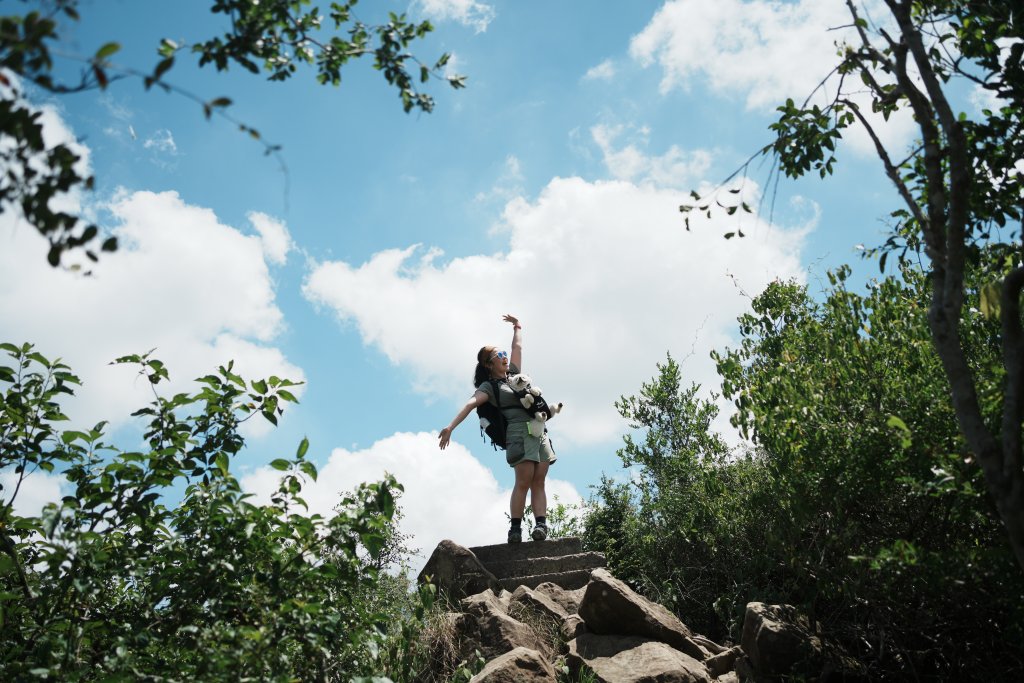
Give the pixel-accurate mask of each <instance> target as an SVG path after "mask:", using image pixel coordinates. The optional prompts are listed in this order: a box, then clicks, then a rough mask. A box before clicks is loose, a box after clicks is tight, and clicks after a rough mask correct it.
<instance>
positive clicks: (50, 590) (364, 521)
mask: <svg viewBox="0 0 1024 683" xmlns="http://www.w3.org/2000/svg"><path fill="white" fill-rule="evenodd" d="M0 349H2V350H3V351H4V352H5V353H6V354H7V356H8V357H9V359H10V360H9V361H8V363H7V364H0V388H2V389H3V391H2V393H0V473H3V474H4V475H5V478H4V482H5V485H4V486H3V488H0V542H2V546H3V547H2V553H3V554H0V626H2V628H0V678H2V679H3V680H29V679H48V680H104V681H120V680H124V681H129V680H130V681H135V680H147V681H191V680H203V681H217V680H232V681H236V680H281V681H294V680H322V681H335V680H345V681H347V680H350V679H351V678H353V677H359V676H368V675H373V674H379V673H383V672H385V671H387V672H389V673H392V672H393V673H394V674H395V675H396V676H398V678H399V679H401V678H402V672H403V671H409V670H412V669H413V668H414V667H415V666H417V662H414V661H412V660H411V659H410V658H409V652H408V648H406V647H403V646H402V643H403V642H407V640H408V638H410V637H411V634H413V633H415V632H416V625H417V623H418V619H420V618H422V616H423V614H424V610H425V608H427V607H429V605H430V601H431V600H430V593H429V591H426V590H424V591H422V592H421V593H420V594H419V595H416V594H413V595H410V594H409V593H408V591H407V590H406V589H407V587H408V586H407V585H403V584H402V581H401V577H395V576H391V575H388V574H387V573H386V570H389V569H392V568H393V567H391V566H389V565H390V560H393V559H394V558H395V557H396V553H397V552H399V551H401V549H402V548H403V547H404V546H403V545H402V544H403V539H402V537H401V535H400V534H397V532H396V530H395V528H394V525H393V524H392V522H393V519H394V515H395V499H396V495H397V494H398V493H399V492H400V491H401V486H400V485H399V484H397V483H396V482H395V481H394V479H393V478H387V479H386V480H384V481H383V482H380V483H373V484H366V485H363V486H361V487H359V488H358V489H357V490H356V491H354V492H353V493H351V494H349V495H345V496H343V497H341V499H340V502H339V505H338V507H337V509H336V514H334V515H333V516H331V517H330V518H324V517H322V516H320V515H316V514H307V512H306V509H305V503H304V501H303V500H302V497H301V493H302V485H303V481H304V479H305V478H312V479H315V478H316V475H317V471H316V468H315V467H314V466H313V464H312V463H311V462H310V461H309V460H307V459H306V452H307V449H308V442H307V441H306V440H303V441H302V443H301V444H300V445H299V448H298V450H297V452H296V453H295V456H294V457H291V458H278V459H276V460H274V461H272V462H271V465H272V466H273V467H274V468H275V469H277V470H280V472H281V475H282V478H281V482H280V487H279V488H278V490H277V491H276V492H275V493H274V494H273V496H272V498H271V501H270V503H269V504H265V505H258V504H256V503H254V502H252V501H251V500H250V497H251V496H250V495H249V494H246V493H244V492H243V491H242V490H241V488H240V487H239V482H238V480H237V479H236V478H235V476H234V475H233V474H232V467H233V463H234V460H235V458H236V457H237V455H238V454H239V452H240V450H241V449H242V447H243V445H244V441H243V439H242V437H241V436H240V435H239V432H238V428H239V424H240V423H241V422H242V421H244V420H246V419H249V417H253V416H260V415H262V416H263V417H264V418H266V419H269V420H271V421H274V422H276V419H277V416H278V415H279V414H280V412H281V403H282V402H288V401H293V400H294V396H293V395H292V394H291V393H289V389H288V388H289V387H290V386H291V385H292V383H291V382H289V381H288V380H283V379H279V378H277V377H271V378H269V379H267V380H259V381H253V382H246V381H245V380H243V379H242V378H241V377H239V376H237V375H236V374H234V373H233V372H232V368H231V366H230V365H228V366H227V367H221V368H220V369H219V371H218V372H217V373H216V374H211V375H208V376H206V377H202V378H200V379H199V380H198V383H199V384H200V385H201V387H202V388H201V389H200V390H199V391H197V392H196V393H192V394H178V395H175V396H173V397H171V398H164V397H162V396H160V395H159V394H158V393H157V391H156V390H157V389H158V388H159V385H160V382H161V381H163V380H164V379H166V378H167V377H168V372H167V369H166V368H165V367H164V365H163V364H162V363H161V362H160V361H158V360H155V359H152V358H149V357H147V356H129V357H125V358H122V359H120V360H119V361H118V362H121V363H133V364H136V365H138V367H139V368H140V373H141V375H142V376H143V377H144V378H145V380H147V381H148V382H149V383H151V384H152V386H153V388H154V400H153V401H152V402H151V403H150V404H149V405H148V406H146V407H144V408H142V409H141V410H139V411H138V412H137V413H135V414H136V415H139V416H142V417H143V418H145V419H146V420H147V421H148V425H147V427H146V429H145V434H144V445H143V447H141V448H140V449H139V450H132V451H125V450H120V449H117V448H114V447H113V446H110V445H108V444H106V443H105V442H104V440H103V439H104V433H103V432H104V424H103V423H100V424H98V425H96V427H95V428H93V429H91V430H88V431H74V430H63V431H62V430H60V429H59V428H58V425H59V424H60V422H62V421H64V420H66V419H67V418H66V416H65V415H64V414H63V412H62V408H61V404H60V400H61V398H62V396H64V395H66V394H70V393H71V392H72V390H73V388H74V386H75V385H76V384H78V380H77V378H76V377H75V376H74V375H73V374H71V371H70V369H69V368H68V367H67V366H65V365H63V364H62V363H60V362H51V361H49V360H47V359H46V358H45V357H43V356H42V355H41V354H39V353H38V352H36V351H34V350H33V348H32V347H31V346H30V345H25V346H22V347H16V346H14V345H11V344H3V345H0ZM50 472H52V473H54V474H55V475H63V476H64V477H66V481H65V489H66V490H67V495H65V496H64V497H63V499H62V500H60V501H57V502H55V503H50V504H48V505H46V507H45V508H44V509H43V510H42V513H41V514H39V515H34V514H19V512H18V509H19V508H18V496H19V493H22V492H23V490H24V489H23V487H24V486H25V485H26V484H25V482H26V478H28V477H38V476H40V475H41V474H43V473H50ZM175 500H177V501H178V502H176V503H174V502H173V501H175Z"/></svg>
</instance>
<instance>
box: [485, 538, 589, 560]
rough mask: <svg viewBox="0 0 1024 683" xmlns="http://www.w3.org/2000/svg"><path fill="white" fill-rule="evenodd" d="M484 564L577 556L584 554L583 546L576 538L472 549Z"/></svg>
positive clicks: (502, 544) (503, 544)
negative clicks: (534, 558) (532, 558)
mask: <svg viewBox="0 0 1024 683" xmlns="http://www.w3.org/2000/svg"><path fill="white" fill-rule="evenodd" d="M469 550H470V551H472V553H473V554H474V555H476V557H477V559H479V560H480V561H481V562H483V563H484V564H502V563H506V562H513V561H515V560H525V559H527V558H530V557H557V556H559V555H576V554H578V553H581V552H583V544H582V542H581V541H580V539H578V538H575V537H570V538H556V539H553V540H548V541H525V542H523V543H497V544H495V545H482V546H477V547H475V548H470V549H469Z"/></svg>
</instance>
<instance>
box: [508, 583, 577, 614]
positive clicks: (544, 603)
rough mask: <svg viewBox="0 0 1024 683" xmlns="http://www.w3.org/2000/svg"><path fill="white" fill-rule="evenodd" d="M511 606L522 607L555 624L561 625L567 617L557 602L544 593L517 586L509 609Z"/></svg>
mask: <svg viewBox="0 0 1024 683" xmlns="http://www.w3.org/2000/svg"><path fill="white" fill-rule="evenodd" d="M512 604H520V605H523V606H525V607H527V608H528V609H532V610H533V611H535V612H537V613H539V614H542V615H543V616H545V617H547V618H549V619H551V620H552V621H555V622H557V623H561V622H562V621H564V620H565V618H566V617H567V616H569V614H568V613H567V612H566V611H565V609H563V608H562V606H561V605H559V604H558V603H557V602H555V601H554V600H552V599H551V598H549V597H548V596H547V595H545V594H544V593H541V592H540V591H537V590H533V589H532V588H529V587H527V586H519V587H518V588H516V590H515V592H514V593H512V600H511V603H510V607H511V605H512Z"/></svg>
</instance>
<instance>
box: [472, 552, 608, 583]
mask: <svg viewBox="0 0 1024 683" xmlns="http://www.w3.org/2000/svg"><path fill="white" fill-rule="evenodd" d="M605 564H606V562H605V558H604V553H576V554H573V555H559V556H556V557H529V558H526V559H522V560H511V561H509V562H504V563H502V562H487V563H485V565H486V567H487V569H488V570H489V571H490V572H491V573H492V574H494V576H495V577H496V578H497V579H499V580H500V579H506V578H509V577H514V576H535V575H538V574H562V573H565V572H572V571H578V570H580V569H586V570H588V571H591V570H594V569H597V568H598V567H603V566H605Z"/></svg>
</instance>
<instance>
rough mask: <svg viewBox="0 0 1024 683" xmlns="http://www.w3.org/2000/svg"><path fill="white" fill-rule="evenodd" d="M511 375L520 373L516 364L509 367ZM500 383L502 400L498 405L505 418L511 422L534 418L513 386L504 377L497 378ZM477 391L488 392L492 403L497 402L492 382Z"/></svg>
mask: <svg viewBox="0 0 1024 683" xmlns="http://www.w3.org/2000/svg"><path fill="white" fill-rule="evenodd" d="M508 373H509V374H510V375H515V374H518V373H519V368H517V367H516V366H515V365H510V366H509V368H508ZM495 381H496V382H497V383H498V391H499V394H500V399H499V400H500V402H498V403H497V405H498V407H499V408H501V412H502V414H503V415H504V416H505V419H506V420H508V423H509V424H514V423H517V422H529V421H530V420H532V419H533V418H532V417H530V414H529V413H528V412H526V408H523V404H522V403H520V402H519V399H518V398H516V394H515V392H514V391H512V387H510V386H509V385H508V382H506V381H505V380H503V379H499V380H495ZM476 390H477V391H482V392H484V393H485V394H487V398H488V400H489V401H490V402H491V403H495V399H494V387H493V385H492V384H491V383H490V382H484V383H483V384H481V385H480V386H478V387H477V388H476Z"/></svg>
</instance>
